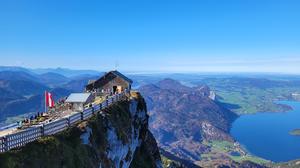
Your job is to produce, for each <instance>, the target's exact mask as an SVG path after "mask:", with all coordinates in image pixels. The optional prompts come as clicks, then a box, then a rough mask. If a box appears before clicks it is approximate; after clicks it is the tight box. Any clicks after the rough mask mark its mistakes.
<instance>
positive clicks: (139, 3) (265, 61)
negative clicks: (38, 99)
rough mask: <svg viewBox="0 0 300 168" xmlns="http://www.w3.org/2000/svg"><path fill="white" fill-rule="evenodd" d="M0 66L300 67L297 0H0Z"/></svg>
mask: <svg viewBox="0 0 300 168" xmlns="http://www.w3.org/2000/svg"><path fill="white" fill-rule="evenodd" d="M0 59H1V61H0V65H14V66H25V67H31V68H37V67H44V68H46V67H65V68H74V69H95V70H108V69H113V68H114V67H115V65H116V64H118V65H119V66H118V68H119V69H120V70H124V71H139V72H143V71H168V72H170V71H171V72H203V71H204V72H207V71H209V72H282V73H300V1H299V0H294V1H292V0H281V1H279V0H270V1H269V0H195V1H190V0H181V1H179V0H136V1H133V0H130V1H126V0H120V1H116V0H105V1H101V0H98V1H91V0H86V1H84V0H82V1H77V0H49V1H46V0H36V1H33V0H26V1H25V0H0Z"/></svg>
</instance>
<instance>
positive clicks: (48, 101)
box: [45, 91, 54, 108]
mask: <svg viewBox="0 0 300 168" xmlns="http://www.w3.org/2000/svg"><path fill="white" fill-rule="evenodd" d="M45 100H46V106H47V107H50V108H52V107H54V100H53V97H52V94H51V93H50V92H47V91H46V92H45Z"/></svg>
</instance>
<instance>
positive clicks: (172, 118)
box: [139, 79, 264, 167]
mask: <svg viewBox="0 0 300 168" xmlns="http://www.w3.org/2000/svg"><path fill="white" fill-rule="evenodd" d="M139 90H140V91H141V93H143V95H144V96H145V99H146V101H147V103H148V105H149V114H150V119H151V120H150V127H151V131H152V132H153V134H154V136H155V138H156V139H157V141H158V144H159V147H160V148H162V151H164V153H168V154H170V155H172V156H173V159H175V160H176V161H179V162H180V163H185V162H186V161H188V162H190V163H194V164H197V165H199V166H201V167H226V166H229V167H240V166H245V167H255V166H256V165H258V164H255V163H253V162H251V161H254V162H257V163H261V162H264V160H260V159H259V158H255V157H253V156H252V155H250V154H248V153H247V152H246V151H245V150H244V149H243V148H242V147H241V146H240V145H239V144H238V143H237V142H236V141H234V139H233V138H232V137H231V136H230V134H229V130H230V127H231V123H232V122H233V121H234V120H235V119H236V117H237V115H236V114H235V113H233V112H231V111H230V110H228V109H226V108H224V107H223V105H222V104H221V103H219V102H218V101H216V100H215V99H214V98H215V97H216V95H215V93H214V92H212V91H211V90H210V89H209V87H207V86H205V85H203V86H197V87H187V86H184V85H182V84H181V83H179V82H177V81H175V80H172V79H165V80H162V81H160V82H158V83H157V84H155V85H154V84H149V85H145V86H142V87H140V88H139ZM236 154H238V156H234V155H236ZM249 160H250V161H249ZM182 161H183V162H182ZM186 165H187V164H185V165H184V166H186ZM253 165H254V166H253Z"/></svg>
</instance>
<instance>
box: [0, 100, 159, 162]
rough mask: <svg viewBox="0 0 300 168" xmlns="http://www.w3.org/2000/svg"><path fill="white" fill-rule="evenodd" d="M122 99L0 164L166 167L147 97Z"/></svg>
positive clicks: (3, 158)
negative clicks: (152, 127)
mask: <svg viewBox="0 0 300 168" xmlns="http://www.w3.org/2000/svg"><path fill="white" fill-rule="evenodd" d="M137 95H138V97H136V98H134V99H131V100H127V101H123V102H118V103H115V104H113V105H112V106H110V107H109V108H108V109H105V110H104V111H103V112H102V113H101V114H98V115H96V116H94V117H92V118H91V119H90V120H88V121H86V122H83V123H80V124H79V125H78V126H76V127H73V128H71V129H69V130H66V131H64V132H62V133H60V134H57V135H55V136H49V137H45V138H42V139H40V140H38V141H35V142H33V143H30V144H28V145H26V146H24V147H22V148H20V149H16V150H13V151H9V152H7V153H4V154H0V167H33V168H34V167H72V168H73V167H80V168H82V167H88V168H90V167H91V168H92V167H95V168H96V167H97V168H110V167H112V168H115V167H116V168H129V167H130V168H140V167H147V166H148V167H151V168H152V167H154V168H155V167H158V168H161V167H162V162H161V158H160V154H159V149H158V147H157V144H156V141H155V139H154V137H153V135H152V134H151V132H150V131H149V130H148V115H147V108H146V103H145V101H144V99H143V98H142V97H141V96H140V95H139V94H137Z"/></svg>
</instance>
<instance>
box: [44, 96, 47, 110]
mask: <svg viewBox="0 0 300 168" xmlns="http://www.w3.org/2000/svg"><path fill="white" fill-rule="evenodd" d="M46 94H47V91H45V94H44V97H45V113H46V112H47V104H46V102H47V100H46V98H47V96H46Z"/></svg>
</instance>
